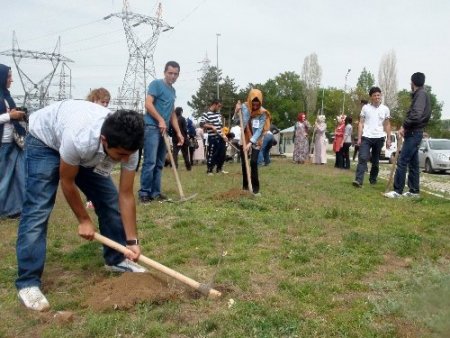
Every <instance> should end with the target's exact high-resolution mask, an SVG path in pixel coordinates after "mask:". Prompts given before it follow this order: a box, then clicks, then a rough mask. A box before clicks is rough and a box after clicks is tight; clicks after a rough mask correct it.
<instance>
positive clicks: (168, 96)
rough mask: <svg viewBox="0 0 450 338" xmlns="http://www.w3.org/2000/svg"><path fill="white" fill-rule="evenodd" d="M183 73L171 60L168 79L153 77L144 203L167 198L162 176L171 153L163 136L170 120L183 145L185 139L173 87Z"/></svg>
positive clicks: (147, 123)
mask: <svg viewBox="0 0 450 338" xmlns="http://www.w3.org/2000/svg"><path fill="white" fill-rule="evenodd" d="M179 74H180V65H179V64H178V63H177V62H175V61H169V62H167V63H166V66H165V68H164V78H163V79H158V80H153V81H152V82H151V83H150V85H149V86H148V90H147V97H146V99H145V109H146V111H147V113H146V114H145V116H144V121H145V138H144V162H143V164H142V172H141V189H140V190H139V199H140V201H141V203H144V204H146V203H149V202H151V201H152V200H155V199H157V200H167V197H166V196H164V195H163V194H162V193H161V175H162V169H163V167H164V161H165V158H166V153H167V149H166V146H165V143H164V139H163V135H164V133H166V132H167V130H168V128H169V123H171V124H172V127H173V129H174V130H175V134H176V136H177V138H178V145H180V146H181V145H182V144H183V142H184V138H183V135H182V134H181V132H180V128H179V127H178V121H177V116H176V114H175V110H174V104H175V98H176V95H175V88H173V86H172V85H173V84H174V83H175V81H176V80H177V79H178V76H179Z"/></svg>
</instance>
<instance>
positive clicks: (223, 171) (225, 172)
mask: <svg viewBox="0 0 450 338" xmlns="http://www.w3.org/2000/svg"><path fill="white" fill-rule="evenodd" d="M220 172H221V173H222V174H224V175H226V174H229V172H228V171H225V170H221V171H220Z"/></svg>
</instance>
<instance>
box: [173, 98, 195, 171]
mask: <svg viewBox="0 0 450 338" xmlns="http://www.w3.org/2000/svg"><path fill="white" fill-rule="evenodd" d="M175 114H176V115H177V123H178V128H179V129H180V132H181V135H183V138H184V143H183V144H182V145H181V146H179V145H177V142H178V140H177V138H176V136H175V135H173V137H172V145H173V151H172V154H173V160H174V162H175V166H176V168H177V169H178V153H179V152H180V150H181V154H182V155H183V159H184V165H185V166H186V170H188V171H189V170H191V159H190V158H189V137H188V133H187V125H186V119H185V118H184V117H183V108H181V107H176V108H175Z"/></svg>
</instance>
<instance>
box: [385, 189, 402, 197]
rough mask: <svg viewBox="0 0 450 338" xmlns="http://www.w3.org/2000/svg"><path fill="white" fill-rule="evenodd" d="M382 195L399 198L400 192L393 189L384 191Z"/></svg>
mask: <svg viewBox="0 0 450 338" xmlns="http://www.w3.org/2000/svg"><path fill="white" fill-rule="evenodd" d="M384 196H385V197H387V198H400V197H402V195H401V194H399V193H398V192H396V191H394V190H392V191H389V192H387V193H385V194H384Z"/></svg>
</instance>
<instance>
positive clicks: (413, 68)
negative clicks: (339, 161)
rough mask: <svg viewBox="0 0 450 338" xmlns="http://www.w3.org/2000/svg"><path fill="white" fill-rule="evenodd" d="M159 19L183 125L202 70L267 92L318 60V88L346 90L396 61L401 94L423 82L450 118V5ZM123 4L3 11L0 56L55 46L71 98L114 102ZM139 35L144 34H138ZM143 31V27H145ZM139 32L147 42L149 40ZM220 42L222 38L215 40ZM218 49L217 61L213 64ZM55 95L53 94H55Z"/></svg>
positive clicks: (153, 4) (188, 2) (196, 6)
mask: <svg viewBox="0 0 450 338" xmlns="http://www.w3.org/2000/svg"><path fill="white" fill-rule="evenodd" d="M161 3H162V9H163V10H162V19H163V20H164V21H165V22H167V23H168V24H169V25H170V26H173V27H174V28H173V29H172V30H170V31H167V32H163V33H161V35H160V37H159V40H158V44H157V46H156V49H155V52H154V56H153V57H154V63H155V70H156V75H157V77H159V78H161V77H163V70H164V65H165V63H166V62H167V61H169V60H175V61H177V62H179V63H180V66H181V72H180V77H179V79H178V81H177V82H176V84H175V85H174V86H175V88H176V91H177V101H176V105H177V106H182V107H183V108H184V111H185V113H187V114H185V115H190V111H191V109H190V108H189V107H188V106H187V102H188V101H189V100H190V99H191V96H192V95H195V93H196V91H197V89H198V87H199V80H198V79H199V78H200V77H201V72H200V69H201V67H202V63H201V62H202V61H203V60H204V59H205V56H206V55H207V56H208V58H209V59H210V60H211V65H213V66H215V65H216V63H217V62H218V63H219V68H220V69H222V71H223V75H226V76H229V77H230V78H232V79H234V80H235V83H236V84H237V85H238V86H239V87H241V88H242V87H246V86H247V84H248V83H263V82H265V81H267V80H268V79H270V78H273V77H275V76H276V75H278V74H280V73H282V72H286V71H295V72H297V73H298V74H301V69H302V65H303V61H304V59H305V57H306V56H308V55H310V54H311V53H316V54H317V55H318V61H319V64H320V66H321V68H322V80H321V86H324V87H335V88H341V89H343V88H344V86H345V75H346V73H347V70H348V69H351V71H350V73H349V74H348V78H347V89H349V88H354V87H355V86H356V83H357V80H358V77H359V75H360V74H361V71H362V69H363V68H364V67H365V68H366V69H367V70H368V71H370V72H371V73H372V74H374V76H375V80H376V81H377V78H378V68H379V64H380V61H381V59H382V57H383V55H385V54H387V53H389V52H390V51H391V50H393V51H394V52H395V54H396V57H397V82H398V89H399V90H400V89H409V84H410V77H411V74H413V73H414V72H417V71H420V72H423V73H425V74H426V84H428V85H430V86H431V87H432V91H433V93H434V94H436V96H437V98H438V100H439V101H442V102H444V108H443V112H442V117H443V118H450V90H446V89H445V88H446V84H445V83H446V80H447V78H448V77H449V75H450V72H449V70H448V68H447V67H448V62H449V60H450V48H448V46H447V44H448V40H447V39H448V35H449V33H450V20H448V15H449V13H450V1H448V0H430V1H423V0H420V1H419V0H395V1H393V0H378V1H363V0H346V1H335V0H315V1H313V0H259V1H255V0H252V1H251V0H184V1H181V0H168V1H161ZM157 4H158V2H157V1H153V0H147V1H144V0H129V9H130V11H132V12H134V13H139V14H143V15H149V16H154V15H155V14H156V8H157ZM122 7H123V1H121V0H95V1H92V0H76V1H70V2H69V1H60V0H58V1H57V0H47V1H37V0H21V1H9V2H8V3H7V4H6V5H4V6H3V11H2V12H3V13H7V14H6V15H5V14H4V15H3V16H2V24H1V26H2V29H1V32H2V37H3V38H2V40H1V42H0V52H2V51H6V50H10V49H11V48H12V35H13V31H15V32H16V36H17V40H18V43H19V46H20V48H21V49H26V50H34V51H42V52H52V51H53V49H54V48H55V45H56V41H57V39H58V37H61V51H60V52H61V54H62V55H64V56H66V57H68V58H70V59H72V60H73V61H74V63H70V64H69V66H70V68H71V71H72V85H73V87H72V96H73V97H74V98H79V99H82V98H85V97H86V96H87V94H88V92H89V90H90V89H91V88H97V87H105V88H107V89H109V90H110V92H111V94H112V96H113V97H114V96H115V95H116V94H117V91H118V88H119V87H120V85H121V84H122V81H123V78H124V74H125V71H126V66H127V63H128V47H127V40H126V38H125V34H124V30H123V27H122V23H121V21H120V19H119V18H111V19H109V20H103V18H104V17H105V16H106V15H108V14H110V13H118V12H121V11H122ZM141 26H143V25H141ZM147 27H148V26H147ZM144 29H145V25H144V27H143V28H136V33H137V34H139V36H142V37H143V39H145V38H146V36H148V34H151V32H150V31H149V30H147V31H144ZM217 33H219V34H220V36H219V37H217V35H216V34H217ZM217 47H218V51H219V53H218V58H217V53H216V51H217ZM0 63H3V64H7V65H9V66H12V68H13V77H14V80H15V82H14V83H13V85H12V87H11V93H12V94H13V95H14V94H16V95H17V94H22V93H23V90H22V86H21V83H20V80H19V77H18V76H15V75H17V71H16V69H15V67H14V62H13V59H12V57H10V56H4V55H0ZM20 66H21V68H22V69H23V70H24V71H25V73H26V74H27V75H29V76H30V77H31V78H32V79H33V80H40V79H41V78H42V77H43V76H44V75H45V74H46V73H47V72H49V71H50V70H51V65H50V63H49V62H42V61H41V62H39V63H37V62H36V61H34V60H25V59H24V60H22V61H21V63H20ZM57 89H58V88H57V86H53V87H52V88H51V91H53V92H57Z"/></svg>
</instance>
